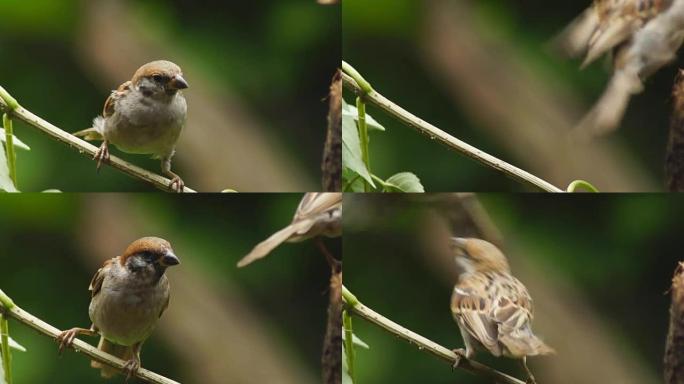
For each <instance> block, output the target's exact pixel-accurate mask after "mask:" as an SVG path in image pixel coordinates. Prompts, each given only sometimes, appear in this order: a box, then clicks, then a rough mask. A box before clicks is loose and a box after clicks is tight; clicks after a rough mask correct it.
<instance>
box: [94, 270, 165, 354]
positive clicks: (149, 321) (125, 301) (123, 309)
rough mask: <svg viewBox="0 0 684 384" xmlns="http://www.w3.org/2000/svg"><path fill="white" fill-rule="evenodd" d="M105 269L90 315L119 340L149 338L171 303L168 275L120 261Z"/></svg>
mask: <svg viewBox="0 0 684 384" xmlns="http://www.w3.org/2000/svg"><path fill="white" fill-rule="evenodd" d="M103 270H104V271H103ZM103 270H100V271H98V274H101V275H102V277H100V278H101V279H102V280H101V287H100V288H99V291H98V292H97V293H96V294H95V295H94V296H93V298H92V300H91V302H90V308H89V314H90V319H91V320H92V321H93V324H95V326H96V327H97V329H99V330H100V332H101V333H102V335H103V336H104V337H105V338H106V339H109V340H111V341H113V342H115V343H117V344H121V345H132V344H135V343H137V342H140V341H143V340H145V339H146V338H147V337H148V336H149V335H150V333H151V332H152V330H153V329H154V327H155V325H156V324H157V321H158V320H159V317H160V316H161V313H162V311H163V310H164V309H165V308H166V306H167V305H168V301H169V283H168V280H167V278H166V275H162V276H161V277H160V278H159V277H158V276H155V274H154V272H153V271H140V272H137V273H131V272H130V271H128V270H126V268H124V267H122V266H121V265H120V264H119V263H117V262H113V263H110V264H109V265H107V266H106V267H104V268H103ZM97 278H98V275H96V279H97Z"/></svg>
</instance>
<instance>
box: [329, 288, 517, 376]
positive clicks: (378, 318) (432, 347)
mask: <svg viewBox="0 0 684 384" xmlns="http://www.w3.org/2000/svg"><path fill="white" fill-rule="evenodd" d="M342 299H343V300H344V301H345V303H346V305H347V307H348V308H349V309H350V310H351V311H352V312H354V314H356V315H357V316H359V317H361V318H363V319H364V320H366V321H369V322H371V323H373V324H375V325H377V326H378V327H380V328H382V329H384V330H385V331H387V332H389V333H391V334H393V335H395V336H397V337H399V338H401V339H404V340H406V341H408V342H409V343H410V344H413V345H415V346H417V347H418V350H420V351H424V352H428V353H431V354H433V355H435V356H437V357H439V358H440V359H442V360H445V361H447V362H449V363H451V364H453V363H455V362H456V360H457V359H458V358H459V356H458V355H456V354H455V353H454V352H452V351H451V350H449V349H447V348H445V347H443V346H441V345H439V344H437V343H435V342H434V341H431V340H429V339H427V338H425V337H423V336H421V335H419V334H417V333H415V332H413V331H410V330H408V329H406V328H404V327H402V326H401V325H399V324H397V323H395V322H393V321H392V320H390V319H388V318H386V317H384V316H382V315H381V314H379V313H377V312H375V311H373V310H372V309H370V308H368V307H366V306H365V305H363V304H362V303H361V302H360V301H359V300H358V299H357V298H356V296H354V295H353V294H352V293H351V292H349V290H348V289H347V288H346V287H345V286H344V285H343V286H342ZM458 368H460V369H463V370H466V371H468V372H470V373H473V374H475V375H478V376H485V377H487V378H490V379H492V380H495V381H496V382H499V383H504V384H525V382H524V381H521V380H518V379H516V378H514V377H512V376H509V375H507V374H505V373H502V372H499V371H497V370H495V369H494V368H490V367H489V366H487V365H484V364H482V363H478V362H477V361H475V360H472V359H466V358H465V357H461V358H460V363H459V365H458Z"/></svg>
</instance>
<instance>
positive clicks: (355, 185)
mask: <svg viewBox="0 0 684 384" xmlns="http://www.w3.org/2000/svg"><path fill="white" fill-rule="evenodd" d="M342 192H365V189H364V186H363V178H361V176H359V174H358V173H356V172H354V171H352V170H350V169H349V168H343V169H342Z"/></svg>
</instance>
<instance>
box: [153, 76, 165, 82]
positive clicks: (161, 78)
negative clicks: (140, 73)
mask: <svg viewBox="0 0 684 384" xmlns="http://www.w3.org/2000/svg"><path fill="white" fill-rule="evenodd" d="M152 79H153V80H154V81H156V82H157V83H161V82H162V81H163V80H164V76H162V75H160V74H156V75H152Z"/></svg>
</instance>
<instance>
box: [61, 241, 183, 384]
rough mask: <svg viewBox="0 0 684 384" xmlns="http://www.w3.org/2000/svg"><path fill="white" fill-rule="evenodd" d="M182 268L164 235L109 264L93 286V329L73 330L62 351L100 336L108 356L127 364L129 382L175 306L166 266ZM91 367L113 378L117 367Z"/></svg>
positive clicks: (138, 244) (130, 249)
mask: <svg viewBox="0 0 684 384" xmlns="http://www.w3.org/2000/svg"><path fill="white" fill-rule="evenodd" d="M178 264H180V260H178V257H177V256H176V255H175V254H174V252H173V249H172V248H171V244H169V242H168V241H166V240H164V239H160V238H158V237H143V238H141V239H138V240H136V241H134V242H133V243H131V244H130V245H129V246H128V248H126V250H125V251H124V253H123V254H122V255H121V256H117V257H115V258H112V259H109V260H107V261H105V263H104V265H103V266H102V268H100V269H98V270H97V272H96V273H95V276H93V279H92V280H91V282H90V287H89V288H88V289H89V290H90V293H91V300H90V307H89V309H88V315H89V316H90V320H91V321H92V325H91V326H90V328H89V329H85V328H71V329H69V330H67V331H63V332H62V333H60V334H59V336H58V337H57V342H59V352H60V353H62V351H63V350H64V348H66V347H68V346H70V345H71V343H72V342H73V340H74V337H76V335H79V334H83V335H88V336H96V335H98V334H99V335H100V342H99V344H98V346H97V348H98V349H100V350H101V351H103V352H106V353H109V354H111V355H114V356H116V357H118V358H120V359H123V360H126V365H125V367H124V372H125V373H126V381H128V379H129V378H130V377H131V376H133V375H134V373H135V372H136V371H137V369H138V368H139V367H140V349H141V347H142V344H143V342H144V341H145V340H146V339H147V338H148V337H149V336H150V334H151V333H152V330H153V329H154V328H155V326H156V325H157V321H158V320H159V318H160V317H161V315H162V314H163V313H164V311H165V310H166V308H167V307H168V306H169V297H170V288H169V280H168V279H167V277H166V274H165V272H166V268H168V267H171V266H174V265H178ZM90 366H91V367H93V368H98V369H100V374H101V376H102V377H104V378H110V377H112V376H113V375H114V374H115V373H116V369H115V368H113V367H110V366H108V365H104V364H102V363H100V362H98V361H92V362H91V363H90Z"/></svg>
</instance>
